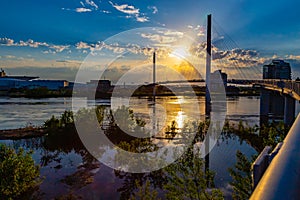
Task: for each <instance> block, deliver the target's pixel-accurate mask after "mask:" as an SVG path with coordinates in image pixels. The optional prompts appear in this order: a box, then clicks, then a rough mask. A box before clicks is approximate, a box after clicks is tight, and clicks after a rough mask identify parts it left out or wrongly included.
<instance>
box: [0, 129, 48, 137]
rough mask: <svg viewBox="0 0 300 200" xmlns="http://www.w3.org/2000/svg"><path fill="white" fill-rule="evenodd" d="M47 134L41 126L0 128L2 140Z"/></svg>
mask: <svg viewBox="0 0 300 200" xmlns="http://www.w3.org/2000/svg"><path fill="white" fill-rule="evenodd" d="M44 135H46V131H45V129H43V128H41V127H25V128H18V129H6V130H0V140H19V139H26V138H33V137H41V136H44Z"/></svg>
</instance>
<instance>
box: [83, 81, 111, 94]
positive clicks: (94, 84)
mask: <svg viewBox="0 0 300 200" xmlns="http://www.w3.org/2000/svg"><path fill="white" fill-rule="evenodd" d="M87 87H88V88H90V89H91V88H97V91H101V92H107V91H109V90H111V89H112V88H113V87H112V85H111V81H110V80H91V81H90V82H87Z"/></svg>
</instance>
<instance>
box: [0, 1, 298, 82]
mask: <svg viewBox="0 0 300 200" xmlns="http://www.w3.org/2000/svg"><path fill="white" fill-rule="evenodd" d="M299 7H300V2H299V1H296V0H285V1H284V0H276V1H270V0H265V1H258V0H254V1H249V0H227V1H221V0H215V1H203V0H186V1H181V0H173V1H161V0H160V1H158V0H152V1H146V0H134V1H117V0H111V1H106V0H81V1H80V0H51V1H46V0H44V1H41V0H26V1H21V0H10V1H2V2H1V7H0V16H1V17H0V22H1V29H0V30H1V31H0V66H1V67H2V68H4V69H5V70H6V72H7V73H9V74H17V75H38V76H40V77H41V78H44V79H46V78H49V79H67V80H70V81H73V80H74V77H75V74H76V72H77V70H78V68H79V66H80V65H81V64H82V62H83V61H84V59H85V58H86V57H87V56H88V55H90V53H91V52H93V51H94V50H95V49H97V47H100V48H102V49H106V50H107V52H106V53H107V55H111V54H110V53H109V52H108V51H112V52H113V56H117V54H118V53H123V52H122V49H121V50H120V47H121V46H122V45H123V46H124V45H125V46H126V45H128V44H131V45H132V44H136V43H135V42H136V41H137V43H138V46H139V47H138V48H145V47H147V46H151V45H154V46H155V47H156V48H157V47H158V46H160V45H161V44H162V43H163V44H168V45H175V43H174V41H173V39H174V38H175V39H176V40H177V41H181V40H182V38H185V37H186V36H187V35H188V36H189V37H192V38H193V40H195V41H198V42H199V44H201V43H203V42H204V40H205V27H206V16H207V14H210V13H211V14H212V16H213V36H214V38H213V42H214V46H215V49H214V51H215V54H214V55H215V57H214V60H216V61H217V60H220V59H224V61H221V63H223V64H224V68H222V69H223V70H225V71H226V69H228V70H229V69H230V68H226V66H227V67H230V65H231V64H229V63H226V59H227V60H228V59H229V60H234V61H235V65H240V67H242V68H243V69H245V76H248V75H249V76H250V75H251V73H255V70H251V69H250V68H248V65H249V66H250V65H251V66H252V65H253V66H256V69H259V68H260V67H261V66H262V65H263V64H265V63H268V62H270V61H271V59H274V58H281V59H284V60H286V61H288V62H290V63H291V65H292V71H293V75H292V77H293V78H295V77H297V76H300V73H299V72H300V48H299V44H300V23H299V19H300V13H299ZM145 27H159V28H162V30H164V31H157V30H159V29H156V31H153V29H151V30H152V31H149V32H147V30H150V29H138V30H142V31H140V32H138V31H135V32H132V31H131V33H136V34H137V35H139V38H140V39H135V38H130V37H128V38H124V35H122V34H121V37H120V38H119V39H120V40H118V37H116V36H114V35H116V34H119V33H121V32H123V31H128V30H131V29H135V28H145ZM168 30H172V31H168ZM129 32H130V31H129ZM125 35H126V34H125ZM132 35H135V34H132ZM111 37H113V39H112V40H111V42H113V43H114V44H113V45H112V46H111V47H109V45H111V44H108V43H107V42H105V41H107V39H108V38H111ZM122 37H123V38H122ZM123 39H124V40H123ZM141 40H142V41H141ZM170 40H172V41H170ZM126 42H127V43H126ZM143 45H144V46H143ZM176 45H178V44H177V43H176ZM186 45H189V44H179V45H178V46H176V47H172V48H173V49H172V50H170V52H169V55H171V57H172V53H174V52H175V53H176V52H177V53H178V54H186V52H185V51H186V50H187V51H189V50H190V49H191V46H188V47H187V46H186ZM184 46H185V47H184ZM199 46H201V45H199ZM116 47H118V49H116ZM225 47H226V48H225ZM130 48H131V47H130ZM135 48H137V47H135ZM184 48H186V50H184ZM227 48H228V49H227ZM123 50H124V49H123ZM198 50H199V49H198ZM194 52H195V51H194ZM102 53H103V52H102ZM131 53H132V54H135V52H131ZM139 54H143V55H144V56H150V55H151V51H149V52H144V51H143V52H139ZM99 55H100V56H105V55H104V54H99ZM197 55H198V54H197ZM198 56H199V55H198ZM131 58H132V59H133V60H134V56H132V57H131ZM101 59H103V58H101ZM132 59H131V61H130V62H129V61H128V63H125V62H123V61H122V62H123V64H122V63H121V64H119V65H118V67H119V68H120V67H121V68H122V67H123V68H124V67H125V66H126V67H129V68H130V67H132V66H133V65H134V62H133V60H132ZM124 60H125V59H124ZM127 60H129V59H127ZM171 60H172V58H171ZM171 60H169V61H168V62H173V61H171ZM245 60H247V62H245ZM166 62H167V61H166ZM98 64H99V65H101V64H102V63H98ZM169 65H171V66H177V68H178V66H180V63H170V64H169ZM216 65H217V64H216ZM256 71H257V70H256ZM116 73H117V72H116ZM229 74H231V73H229ZM234 74H235V73H234V72H233V73H232V76H234Z"/></svg>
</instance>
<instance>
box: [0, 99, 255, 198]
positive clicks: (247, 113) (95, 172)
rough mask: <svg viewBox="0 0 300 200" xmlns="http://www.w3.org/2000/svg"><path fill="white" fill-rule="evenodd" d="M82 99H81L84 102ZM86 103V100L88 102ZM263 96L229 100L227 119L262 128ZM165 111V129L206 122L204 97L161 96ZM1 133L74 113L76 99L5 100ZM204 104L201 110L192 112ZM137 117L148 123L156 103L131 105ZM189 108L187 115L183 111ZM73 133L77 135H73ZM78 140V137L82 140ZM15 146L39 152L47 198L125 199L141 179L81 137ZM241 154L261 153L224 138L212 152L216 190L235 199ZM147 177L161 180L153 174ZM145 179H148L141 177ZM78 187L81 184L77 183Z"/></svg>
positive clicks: (119, 101) (120, 101)
mask: <svg viewBox="0 0 300 200" xmlns="http://www.w3.org/2000/svg"><path fill="white" fill-rule="evenodd" d="M78 100H79V101H80V100H81V99H78ZM82 101H83V102H84V101H85V100H84V99H82ZM124 101H126V100H125V99H122V98H116V99H112V100H111V101H109V100H99V101H97V102H93V101H88V107H92V106H94V105H95V104H96V105H106V106H108V107H109V106H111V107H113V106H117V105H121V104H123V103H124ZM259 102H260V101H259V97H230V98H227V103H226V104H227V114H226V119H228V120H230V121H231V122H239V121H240V120H243V121H245V122H247V123H248V124H250V125H254V124H259ZM156 103H157V104H160V105H161V109H158V110H157V111H156V114H157V116H158V118H157V122H158V124H159V125H160V126H163V124H170V123H171V122H172V121H174V120H175V121H176V122H177V124H178V126H181V124H183V123H184V122H185V121H187V120H195V119H198V118H200V120H203V119H204V98H203V97H199V98H189V97H177V98H174V97H159V98H158V99H157V101H156ZM0 104H1V113H0V121H1V124H0V129H10V128H20V127H24V126H26V125H28V124H33V125H37V126H40V125H42V124H43V122H44V121H46V120H47V119H49V118H50V117H51V116H52V115H54V116H59V115H61V114H62V113H63V112H64V111H65V110H71V108H72V99H71V98H49V99H25V98H13V99H9V98H1V99H0ZM194 104H198V105H199V109H197V110H192V109H190V106H191V105H194ZM129 105H130V107H131V108H132V109H133V111H134V113H135V114H136V115H137V116H139V117H141V118H143V119H144V120H145V121H146V122H147V123H148V122H149V120H150V119H151V108H152V107H151V105H149V100H148V99H147V98H132V99H131V100H130V102H129ZM183 105H184V106H186V108H187V110H186V111H183V110H182V107H183ZM75 109H76V108H75ZM70 134H71V133H70ZM76 138H77V139H76ZM0 142H1V143H6V144H9V145H11V146H13V147H14V148H18V147H23V148H26V149H33V150H34V154H33V158H34V160H35V162H36V163H37V164H40V165H41V176H42V177H44V181H43V183H42V184H41V186H40V189H39V190H40V193H41V194H40V195H41V197H42V198H43V199H53V198H55V197H58V196H60V195H64V194H69V193H73V194H76V195H80V196H82V197H84V199H119V198H124V197H126V195H128V191H129V190H130V189H128V188H130V187H131V184H134V182H135V180H136V179H139V178H141V177H140V176H142V175H139V174H130V173H129V174H126V175H122V174H119V173H117V172H116V171H114V170H113V169H111V168H109V167H107V166H105V165H104V164H101V163H99V162H97V161H94V160H93V158H92V157H91V156H90V155H89V154H88V153H87V151H86V150H85V148H84V147H83V146H82V144H81V143H80V141H79V139H78V136H74V135H66V136H65V137H64V138H61V139H60V141H58V140H56V138H46V139H45V138H35V139H26V140H16V141H12V140H2V141H0ZM237 150H240V151H241V152H242V153H244V154H246V155H247V156H251V155H253V154H255V153H256V151H255V150H254V148H253V147H251V146H250V145H249V144H247V143H246V142H244V141H241V140H240V139H239V138H238V137H237V136H232V137H221V138H219V139H218V142H217V145H215V146H214V148H213V150H212V151H211V152H210V163H209V167H210V169H211V170H213V171H214V172H215V173H216V176H215V184H216V187H218V188H221V189H222V191H223V192H224V194H225V195H226V196H227V197H228V198H230V193H231V192H232V190H231V188H230V186H229V182H230V181H231V177H230V175H229V173H228V168H229V167H233V166H234V164H235V162H236V158H235V154H236V151H237ZM145 176H149V177H152V178H153V177H154V178H153V179H155V180H156V181H158V182H159V179H160V178H159V177H156V176H154V175H153V174H148V175H145ZM141 179H142V178H141ZM75 183H76V184H75Z"/></svg>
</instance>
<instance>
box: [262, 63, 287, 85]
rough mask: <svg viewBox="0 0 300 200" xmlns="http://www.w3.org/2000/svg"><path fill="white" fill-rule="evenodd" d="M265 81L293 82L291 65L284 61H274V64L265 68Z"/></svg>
mask: <svg viewBox="0 0 300 200" xmlns="http://www.w3.org/2000/svg"><path fill="white" fill-rule="evenodd" d="M263 79H285V80H291V66H290V63H287V62H284V61H283V60H272V63H270V64H268V65H264V66H263Z"/></svg>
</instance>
